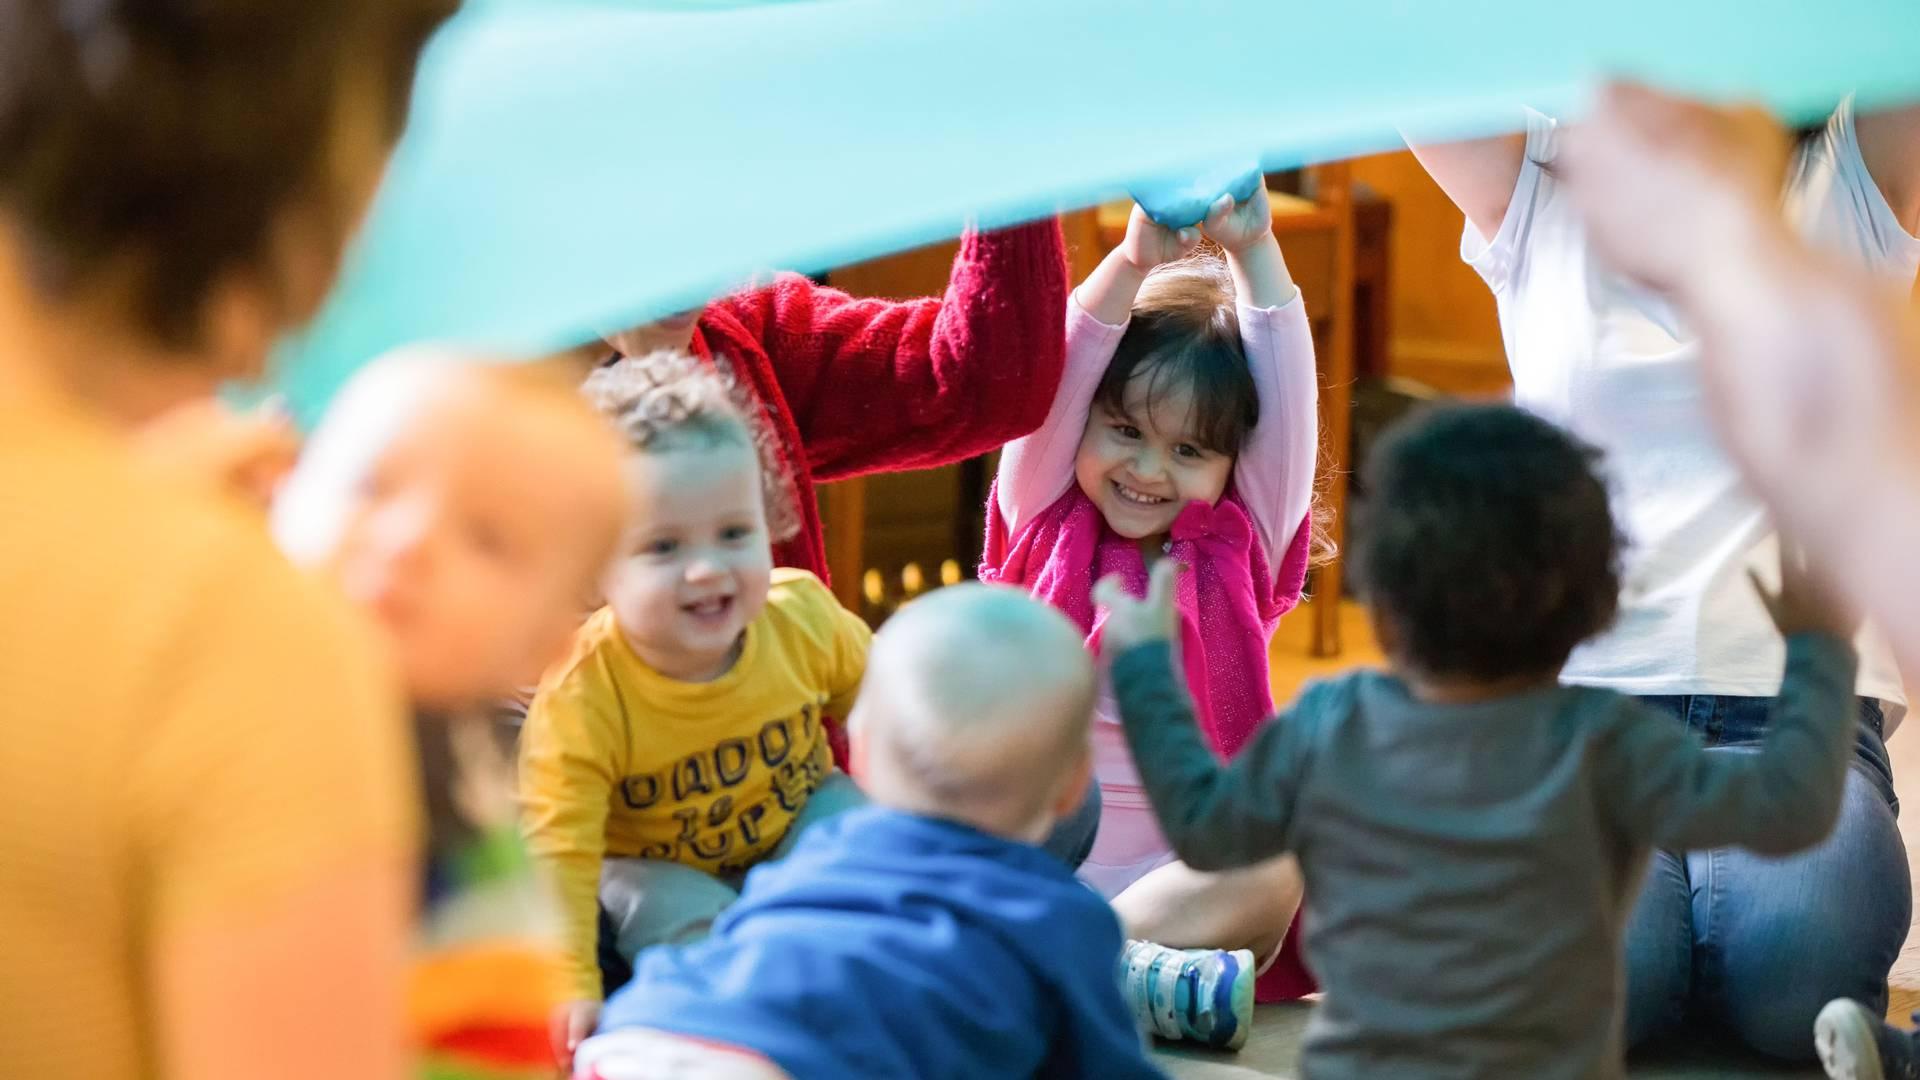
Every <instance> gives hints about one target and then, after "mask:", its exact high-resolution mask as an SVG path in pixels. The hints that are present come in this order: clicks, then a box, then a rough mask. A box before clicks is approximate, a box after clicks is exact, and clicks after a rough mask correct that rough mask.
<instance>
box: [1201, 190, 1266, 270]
mask: <svg viewBox="0 0 1920 1080" xmlns="http://www.w3.org/2000/svg"><path fill="white" fill-rule="evenodd" d="M1200 231H1201V233H1203V234H1204V235H1205V236H1206V238H1207V239H1209V240H1211V241H1213V242H1214V243H1216V244H1219V245H1220V249H1221V250H1222V251H1225V252H1226V253H1227V254H1229V255H1237V254H1239V253H1240V252H1242V251H1245V250H1246V249H1247V248H1249V247H1251V246H1252V245H1254V244H1257V243H1259V242H1260V241H1261V240H1264V239H1266V238H1268V237H1271V236H1272V235H1273V207H1272V206H1271V205H1270V204H1269V203H1268V202H1267V185H1266V184H1264V183H1261V184H1257V185H1255V186H1254V189H1253V195H1252V196H1250V197H1249V198H1248V199H1247V201H1246V202H1241V203H1236V202H1234V201H1233V196H1231V195H1222V196H1220V197H1219V198H1218V199H1216V200H1214V203H1213V206H1212V207H1210V208H1209V209H1208V210H1207V220H1205V221H1203V222H1201V223H1200Z"/></svg>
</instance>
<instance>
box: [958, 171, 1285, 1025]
mask: <svg viewBox="0 0 1920 1080" xmlns="http://www.w3.org/2000/svg"><path fill="white" fill-rule="evenodd" d="M1270 213H1271V212H1270V210H1269V208H1268V204H1267V197H1266V192H1265V190H1264V189H1261V190H1257V191H1256V192H1255V193H1254V195H1253V196H1252V197H1251V198H1249V199H1248V200H1247V201H1246V202H1244V203H1241V204H1237V205H1236V204H1235V203H1234V202H1233V200H1232V197H1231V196H1222V197H1221V199H1220V201H1219V202H1217V203H1215V204H1214V207H1213V208H1212V212H1211V213H1210V214H1209V216H1208V218H1207V220H1206V221H1205V222H1203V223H1202V224H1201V225H1200V226H1199V227H1198V228H1197V229H1193V228H1189V229H1181V230H1177V231H1175V230H1168V229H1164V228H1161V227H1160V226H1158V225H1155V224H1153V223H1152V222H1151V221H1150V220H1148V218H1147V217H1146V215H1145V214H1144V213H1142V212H1141V211H1140V210H1139V209H1138V208H1137V207H1136V208H1135V209H1134V211H1133V215H1132V217H1131V219H1130V220H1129V221H1128V223H1127V235H1126V239H1125V240H1124V241H1123V242H1122V243H1121V245H1120V247H1118V248H1117V249H1115V250H1114V251H1113V252H1112V253H1111V254H1109V255H1108V256H1107V257H1106V259H1105V260H1104V261H1102V262H1101V264H1100V266H1099V267H1098V268H1097V269H1096V270H1094V272H1093V274H1092V275H1091V276H1089V277H1088V278H1087V280H1086V282H1085V283H1083V284H1082V285H1081V286H1080V288H1079V289H1078V290H1077V291H1076V292H1075V293H1074V295H1073V297H1072V299H1071V300H1070V301H1069V302H1068V312H1067V356H1066V369H1065V372H1064V374H1063V377H1062V378H1061V381H1060V388H1059V391H1058V393H1057V394H1056V396H1055V397H1054V400H1053V406H1052V409H1051V410H1050V411H1049V412H1048V414H1047V418H1046V420H1045V421H1044V422H1043V423H1042V424H1041V426H1040V428H1039V429H1038V430H1037V431H1035V432H1034V433H1033V434H1032V435H1029V436H1027V437H1026V438H1023V439H1020V440H1018V441H1017V442H1014V443H1011V444H1009V445H1008V446H1007V447H1006V449H1005V451H1004V452H1003V454H1002V457H1001V460H1000V470H999V476H998V478H997V479H996V481H995V485H994V492H993V496H992V498H991V501H990V503H989V506H988V528H987V545H986V555H985V557H984V559H983V561H982V565H981V572H980V577H981V578H982V580H986V581H998V582H1003V583H1006V584H1010V585H1018V586H1021V587H1023V588H1025V589H1027V590H1029V591H1030V592H1032V593H1033V594H1034V595H1036V596H1039V597H1041V598H1043V599H1045V600H1047V601H1048V602H1049V603H1051V604H1053V605H1055V606H1056V607H1059V608H1060V609H1061V610H1063V611H1065V612H1066V613H1067V614H1068V615H1070V616H1072V617H1073V618H1074V619H1075V620H1076V621H1077V622H1078V623H1079V624H1080V626H1081V627H1082V628H1084V629H1085V630H1086V631H1087V634H1088V644H1089V646H1090V647H1091V646H1097V642H1098V638H1099V635H1100V624H1099V621H1098V617H1097V615H1096V612H1095V609H1094V605H1093V603H1092V600H1091V597H1090V594H1091V590H1092V588H1093V584H1094V582H1096V581H1098V580H1099V579H1100V578H1102V577H1105V576H1107V575H1109V574H1119V575H1122V576H1123V577H1124V578H1125V579H1126V580H1127V581H1128V582H1129V583H1130V587H1131V588H1132V590H1133V592H1134V593H1135V594H1136V595H1142V594H1144V592H1145V588H1146V580H1147V569H1148V567H1149V566H1150V565H1151V564H1152V563H1154V562H1155V561H1157V560H1159V559H1162V558H1171V559H1175V560H1178V561H1179V562H1181V563H1184V564H1186V565H1187V566H1188V567H1189V568H1190V571H1191V572H1189V573H1187V574H1185V575H1183V576H1182V578H1181V584H1180V611H1181V617H1182V632H1181V649H1182V653H1181V655H1182V657H1183V662H1184V664H1185V667H1186V674H1187V681H1188V683H1189V685H1190V686H1191V688H1192V690H1193V695H1194V698H1195V701H1196V705H1197V707H1198V715H1199V716H1200V718H1201V722H1202V723H1203V725H1204V726H1205V728H1206V731H1207V734H1208V735H1209V737H1210V738H1211V740H1212V742H1213V745H1214V748H1215V749H1216V750H1217V751H1219V752H1220V753H1221V754H1222V755H1223V756H1226V757H1231V756H1232V755H1233V754H1234V753H1235V752H1237V751H1238V750H1239V749H1240V747H1241V746H1243V745H1245V744H1246V741H1247V739H1248V737H1249V736H1250V735H1251V734H1252V732H1253V730H1254V728H1255V726H1256V725H1258V724H1259V723H1260V722H1261V721H1262V720H1263V719H1264V718H1265V717H1266V716H1268V715H1269V714H1270V713H1271V711H1272V705H1273V702H1272V692H1271V690H1270V689H1269V688H1268V682H1267V643H1268V641H1269V639H1270V638H1271V637H1272V635H1273V630H1274V627H1275V626H1276V624H1277V623H1278V622H1279V619H1280V616H1281V615H1283V614H1285V613H1286V612H1287V611H1288V610H1290V609H1291V608H1292V607H1293V606H1294V604H1295V603H1297V602H1298V600H1299V597H1300V589H1301V585H1302V583H1303V581H1304V580H1305V577H1306V570H1307V560H1308V554H1309V547H1310V542H1311V539H1312V532H1313V530H1312V528H1311V522H1312V519H1311V513H1310V511H1311V508H1312V502H1313V481H1314V464H1315V454H1316V451H1317V449H1318V443H1319V433H1318V427H1317V423H1316V412H1315V404H1316V400H1315V399H1316V377H1315V369H1314V358H1313V339H1312V336H1311V334H1310V332H1309V330H1308V326H1307V317H1306V313H1305V311H1304V310H1303V309H1302V305H1301V301H1300V293H1299V289H1298V288H1296V287H1295V285H1294V283H1293V279H1292V277H1291V276H1290V275H1289V274H1288V272H1287V266H1286V262H1285V260H1284V259H1283V258H1282V257H1281V254H1280V245H1279V243H1278V242H1277V241H1275V239H1274V237H1273V224H1272V218H1271V216H1270ZM1203 234H1204V236H1205V237H1206V238H1207V239H1210V240H1212V241H1214V243H1216V244H1218V245H1219V247H1220V248H1221V250H1222V252H1223V253H1224V258H1223V257H1221V256H1218V255H1213V254H1211V253H1201V254H1190V253H1191V252H1193V250H1194V248H1195V246H1196V245H1197V244H1198V243H1199V241H1200V239H1201V237H1202V235H1203ZM1095 721H1096V722H1095V725H1094V763H1095V764H1094V768H1095V773H1096V776H1097V777H1098V780H1099V783H1100V794H1101V797H1102V800H1103V804H1104V805H1103V809H1102V812H1101V818H1100V828H1099V832H1098V834H1097V836H1096V838H1095V841H1094V847H1093V852H1092V854H1091V855H1090V856H1089V857H1088V859H1087V861H1086V863H1085V864H1084V865H1083V866H1082V867H1081V869H1080V875H1081V877H1082V878H1083V879H1084V880H1086V881H1087V882H1088V883H1089V884H1090V885H1092V886H1093V887H1095V888H1096V889H1099V890H1100V891H1101V892H1102V893H1103V894H1105V895H1106V896H1108V897H1110V898H1111V899H1112V901H1113V906H1114V908H1115V910H1116V911H1117V912H1118V913H1119V915H1120V918H1121V921H1122V923H1123V924H1124V925H1125V927H1126V930H1127V933H1128V936H1129V937H1130V938H1133V939H1136V940H1135V941H1134V942H1132V943H1130V944H1129V946H1128V950H1127V955H1126V961H1125V969H1126V971H1125V974H1126V980H1127V982H1128V985H1129V991H1130V993H1131V994H1133V996H1134V997H1135V1000H1136V1005H1137V1007H1138V1008H1139V1009H1140V1011H1141V1012H1142V1014H1143V1015H1145V1016H1150V1017H1151V1018H1152V1019H1153V1021H1154V1027H1155V1030H1156V1031H1157V1032H1158V1033H1160V1034H1162V1035H1165V1036H1169V1037H1185V1038H1190V1039H1198V1040H1200V1041H1207V1042H1214V1043H1224V1044H1229V1045H1238V1043H1239V1042H1241V1041H1243V1040H1244V1039H1245V1037H1246V1030H1247V1021H1248V1020H1250V1018H1251V1014H1250V1010H1251V1004H1252V998H1253V982H1254V972H1255V970H1260V971H1266V970H1267V968H1268V967H1269V966H1270V965H1273V964H1274V961H1275V959H1276V958H1278V957H1279V955H1280V953H1281V950H1282V945H1283V943H1285V942H1286V941H1287V940H1288V939H1289V938H1290V935H1288V934H1287V932H1286V931H1287V928H1288V926H1289V924H1290V923H1291V921H1292V919H1293V916H1294V913H1295V911H1296V909H1297V908H1298V905H1299V898H1300V886H1299V878H1298V875H1297V872H1295V870H1294V869H1293V867H1292V865H1291V863H1290V862H1279V863H1270V864H1265V865H1261V866H1256V867H1251V868H1248V869H1245V870H1241V871H1235V872H1232V873H1225V874H1202V873H1199V872H1197V871H1194V870H1191V869H1189V868H1188V867H1186V866H1185V865H1183V864H1181V863H1180V862H1178V861H1177V860H1176V859H1175V858H1174V857H1173V854H1172V852H1171V850H1170V848H1169V846H1168V844H1167V841H1166V838H1165V837H1164V836H1162V835H1161V833H1160V829H1159V826H1158V824H1157V823H1156V822H1155V820H1154V816H1153V811H1152V809H1151V807H1149V806H1148V804H1147V800H1146V796H1145V794H1144V793H1143V791H1142V789H1141V785H1140V778H1139V774H1138V773H1137V772H1136V770H1135V768H1134V764H1133V760H1132V758H1131V756H1130V755H1129V753H1128V750H1127V745H1126V739H1125V736H1124V735H1123V733H1122V731H1121V728H1120V724H1119V713H1118V710H1117V709H1115V708H1114V706H1113V699H1112V695H1111V692H1110V690H1109V689H1107V688H1106V687H1104V686H1103V688H1102V693H1101V698H1100V704H1099V707H1098V711H1097V714H1096V717H1095ZM1150 942H1151V943H1157V944H1149V943H1150ZM1163 946H1164V947H1163ZM1177 950H1205V951H1177ZM1183 975H1184V976H1185V977H1186V980H1187V981H1188V983H1189V985H1190V986H1192V985H1194V984H1195V983H1197V984H1198V986H1199V988H1200V991H1201V992H1200V993H1197V994H1195V995H1193V998H1195V999H1198V1000H1199V1005H1198V1006H1195V1007H1192V1008H1189V1007H1188V1006H1187V1004H1186V1003H1187V1000H1188V999H1187V996H1186V995H1184V994H1183V995H1182V1001H1181V1007H1180V1008H1178V1009H1175V1008H1174V1007H1172V1005H1171V1001H1172V990H1171V988H1172V986H1173V984H1174V983H1175V982H1176V981H1179V980H1180V978H1181V976H1183ZM1260 989H1261V995H1260V997H1261V1000H1275V999H1281V998H1286V997H1297V996H1299V995H1300V994H1301V993H1303V992H1305V991H1307V990H1310V989H1312V985H1311V982H1310V981H1309V980H1307V979H1306V978H1305V975H1304V972H1303V971H1302V970H1301V969H1300V968H1299V967H1298V964H1297V962H1295V963H1289V964H1282V965H1279V966H1278V967H1277V968H1276V969H1275V970H1274V971H1272V972H1270V973H1269V977H1268V978H1265V979H1262V980H1261V983H1260ZM1163 998H1164V999H1165V1000H1162V999H1163Z"/></svg>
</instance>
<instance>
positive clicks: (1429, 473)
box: [1354, 405, 1622, 681]
mask: <svg viewBox="0 0 1920 1080" xmlns="http://www.w3.org/2000/svg"><path fill="white" fill-rule="evenodd" d="M1599 461H1600V455H1599V452H1598V451H1596V450H1594V449H1593V448H1591V447H1589V446H1587V445H1585V444H1584V443H1581V442H1580V441H1579V440H1577V439H1575V438H1574V437H1573V436H1571V435H1569V434H1567V433H1566V432H1564V431H1562V430H1560V429H1559V428H1557V427H1555V426H1554V425H1552V424H1550V423H1548V422H1547V421H1545V420H1542V419H1540V418H1539V417H1537V416H1534V415H1532V414H1530V413H1526V412H1523V411H1521V410H1519V409H1516V408H1513V407H1512V406H1509V405H1447V406H1439V407H1434V408H1430V409H1427V410H1424V411H1422V412H1419V413H1416V414H1414V415H1413V416H1411V417H1409V418H1407V419H1406V420H1403V421H1401V422H1400V423H1398V424H1396V425H1394V427H1393V428H1392V429H1391V430H1390V431H1389V433H1388V434H1387V435H1386V436H1385V437H1384V438H1383V439H1382V440H1381V442H1380V445H1378V446H1377V447H1376V448H1375V449H1374V451H1373V454H1372V455H1371V456H1370V457H1369V459H1368V461H1367V465H1366V482H1367V492H1368V499H1367V511H1368V512H1367V514H1366V517H1365V519H1364V520H1363V521H1362V523H1361V528H1360V529H1359V530H1358V531H1359V540H1358V542H1357V545H1356V546H1357V551H1356V552H1355V568H1354V569H1355V573H1356V575H1357V576H1358V577H1359V579H1360V583H1361V586H1362V588H1363V589H1364V591H1365V593H1366V599H1367V602H1368V603H1370V604H1371V605H1373V608H1374V613H1375V617H1376V618H1377V619H1379V620H1380V621H1381V622H1382V623H1383V624H1384V625H1385V626H1386V627H1387V629H1388V630H1389V631H1390V632H1391V635H1392V638H1393V646H1394V653H1395V659H1396V660H1397V661H1399V662H1402V663H1405V664H1407V665H1408V666H1410V667H1413V668H1415V669H1417V670H1419V671H1420V672H1422V673H1424V674H1427V675H1434V676H1452V677H1464V678H1470V679H1478V680H1485V681H1495V680H1499V679H1503V678H1506V677H1509V676H1531V675H1537V676H1546V675H1552V674H1554V673H1557V672H1558V671H1559V670H1560V668H1561V666H1562V665H1564V664H1565V663H1566V661H1567V657H1568V655H1570V654H1571V653H1572V652H1573V649H1574V646H1576V645H1578V644H1580V643H1581V642H1583V641H1585V640H1587V639H1588V638H1590V637H1592V636H1593V635H1595V634H1597V633H1599V632H1600V631H1601V630H1604V629H1606V627H1607V625H1608V624H1609V623H1611V622H1612V621H1613V616H1614V611H1615V609H1616V608H1617V606H1618V604H1619V600H1620V550H1621V546H1622V542H1621V539H1620V534H1619V533H1618V531H1616V529H1615V527H1614V522H1613V515H1612V511H1611V510H1610V509H1609V507H1608V505H1607V490H1606V485H1605V484H1604V483H1603V482H1602V481H1601V479H1600V476H1599V472H1598V465H1599Z"/></svg>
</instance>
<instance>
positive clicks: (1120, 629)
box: [1093, 559, 1186, 658]
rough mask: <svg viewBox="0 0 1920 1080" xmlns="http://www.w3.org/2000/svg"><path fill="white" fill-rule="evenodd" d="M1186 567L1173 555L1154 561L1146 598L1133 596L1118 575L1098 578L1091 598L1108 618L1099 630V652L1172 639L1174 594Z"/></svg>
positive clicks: (1110, 653) (1175, 612) (1176, 624)
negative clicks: (1170, 557) (1103, 609)
mask: <svg viewBox="0 0 1920 1080" xmlns="http://www.w3.org/2000/svg"><path fill="white" fill-rule="evenodd" d="M1185 570H1186V567H1185V566H1184V565H1182V564H1180V563H1177V562H1174V561H1173V560H1172V559H1161V560H1160V561H1159V562H1157V563H1154V564H1153V573H1152V575H1151V576H1149V577H1148V578H1147V598H1146V599H1145V600H1136V599H1134V598H1133V597H1132V596H1130V595H1128V594H1127V587H1126V585H1125V584H1124V583H1123V582H1122V581H1121V579H1120V578H1119V577H1116V576H1108V577H1104V578H1101V579H1100V581H1099V583H1098V584H1096V585H1095V586H1094V587H1093V602H1094V603H1095V604H1098V605H1099V606H1101V607H1102V608H1105V609H1106V612H1107V620H1106V622H1105V623H1103V624H1102V626H1101V630H1100V653H1101V655H1103V656H1106V657H1109V658H1111V657H1115V656H1118V655H1120V654H1121V653H1123V652H1126V651H1127V650H1128V649H1131V648H1133V647H1134V646H1136V645H1146V644H1149V643H1151V642H1155V641H1171V640H1172V639H1173V636H1174V632H1175V631H1176V630H1177V629H1178V628H1179V625H1180V612H1179V608H1178V607H1177V606H1176V605H1175V603H1174V594H1175V592H1176V591H1177V589H1178V587H1179V584H1180V575H1181V573H1182V572H1184V571H1185Z"/></svg>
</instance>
